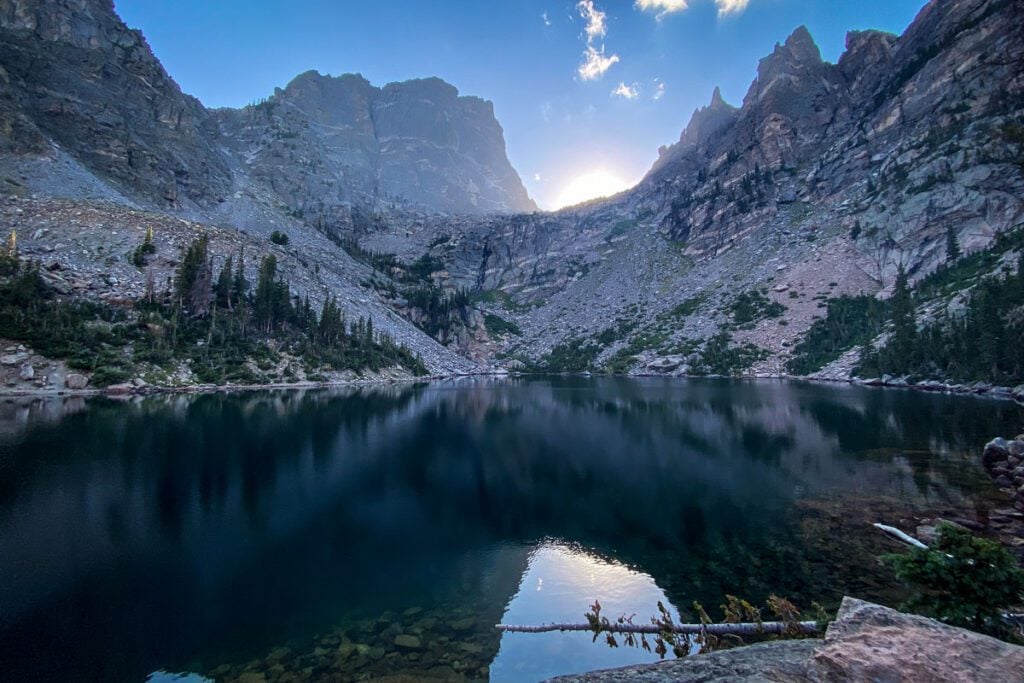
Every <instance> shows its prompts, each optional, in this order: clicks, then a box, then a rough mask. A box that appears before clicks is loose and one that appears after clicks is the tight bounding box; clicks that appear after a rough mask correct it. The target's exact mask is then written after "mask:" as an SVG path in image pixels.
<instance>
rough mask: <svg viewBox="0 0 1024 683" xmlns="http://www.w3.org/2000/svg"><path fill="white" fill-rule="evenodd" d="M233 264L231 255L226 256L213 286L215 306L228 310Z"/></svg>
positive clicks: (229, 308) (230, 297) (229, 306)
mask: <svg viewBox="0 0 1024 683" xmlns="http://www.w3.org/2000/svg"><path fill="white" fill-rule="evenodd" d="M233 265H234V264H233V263H232V258H231V256H228V257H227V259H226V260H225V261H224V265H223V266H222V267H221V269H220V275H218V276H217V285H216V286H215V287H214V293H215V295H216V300H217V306H219V307H220V308H226V309H228V310H231V301H232V296H231V295H232V290H233V288H232V277H233V272H232V271H233V270H234V267H233Z"/></svg>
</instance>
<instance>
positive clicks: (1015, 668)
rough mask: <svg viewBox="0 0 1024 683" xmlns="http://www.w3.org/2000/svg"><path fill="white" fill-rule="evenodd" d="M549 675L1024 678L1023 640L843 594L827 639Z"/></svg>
mask: <svg viewBox="0 0 1024 683" xmlns="http://www.w3.org/2000/svg"><path fill="white" fill-rule="evenodd" d="M552 681H559V682H561V683H569V682H570V681H592V682H595V683H610V682H612V681H616V682H617V681H644V682H647V683H661V682H664V681H741V682H742V681H749V682H751V683H753V681H775V682H777V683H783V682H790V681H792V682H801V683H803V682H814V683H818V682H824V681H865V682H868V681H871V682H878V683H889V682H890V681H891V682H893V683H896V682H901V683H902V682H906V683H910V682H911V681H913V682H915V683H918V682H920V683H933V682H934V683H938V682H940V681H949V682H951V683H952V682H954V681H955V682H956V683H966V682H969V681H984V682H985V683H991V682H993V681H1004V682H1006V683H1013V682H1018V681H1020V682H1024V647H1019V646H1017V645H1011V644H1009V643H1004V642H1002V641H1001V640H996V639H995V638H990V637H988V636H983V635H980V634H978V633H973V632H971V631H966V630H964V629H960V628H955V627H953V626H947V625H945V624H942V623H939V622H937V621H934V620H932V619H926V618H924V617H918V616H912V615H908V614H903V613H901V612H897V611H896V610H892V609H889V608H887V607H882V606H880V605H875V604H872V603H870V602H864V601H863V600H856V599H854V598H844V599H843V604H842V606H841V607H840V608H839V614H838V615H837V618H836V621H835V622H834V623H833V624H832V625H830V626H829V628H828V631H827V632H826V634H825V639H824V640H791V641H776V642H769V643H760V644H757V645H750V646H748V647H741V648H736V649H734V650H723V651H721V652H713V653H710V654H707V655H697V656H694V657H690V658H687V659H678V660H674V661H667V662H662V663H659V664H646V665H642V666H631V667H624V668H621V669H609V670H607V671H595V672H592V673H586V674H577V675H572V676H562V677H559V678H555V679H552Z"/></svg>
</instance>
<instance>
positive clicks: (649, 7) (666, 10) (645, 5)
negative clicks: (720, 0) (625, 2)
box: [634, 0, 717, 21]
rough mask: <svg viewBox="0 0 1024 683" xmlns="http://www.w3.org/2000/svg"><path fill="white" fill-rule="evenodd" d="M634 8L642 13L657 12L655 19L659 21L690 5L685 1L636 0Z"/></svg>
mask: <svg viewBox="0 0 1024 683" xmlns="http://www.w3.org/2000/svg"><path fill="white" fill-rule="evenodd" d="M716 2H717V0H716ZM634 6H635V7H636V8H637V9H638V10H640V11H642V12H657V15H656V18H657V19H658V20H659V21H660V20H661V18H662V17H663V16H665V15H666V14H671V13H672V12H682V11H683V10H684V9H686V8H688V7H689V6H690V5H689V3H688V2H687V1H686V0H636V2H635V3H634Z"/></svg>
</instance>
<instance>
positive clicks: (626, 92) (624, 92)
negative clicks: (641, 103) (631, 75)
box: [612, 81, 640, 100]
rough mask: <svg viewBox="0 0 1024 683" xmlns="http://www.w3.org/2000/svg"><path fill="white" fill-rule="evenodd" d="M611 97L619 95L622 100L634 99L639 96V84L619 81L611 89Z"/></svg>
mask: <svg viewBox="0 0 1024 683" xmlns="http://www.w3.org/2000/svg"><path fill="white" fill-rule="evenodd" d="M612 97H621V98H622V99H624V100H635V99H636V98H638V97H640V86H639V85H638V84H636V83H634V84H633V85H626V84H625V83H624V82H622V81H619V85H618V86H617V87H616V88H615V90H612Z"/></svg>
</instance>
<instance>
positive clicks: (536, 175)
mask: <svg viewBox="0 0 1024 683" xmlns="http://www.w3.org/2000/svg"><path fill="white" fill-rule="evenodd" d="M533 179H534V181H536V182H538V183H539V182H540V173H534V174H533Z"/></svg>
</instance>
